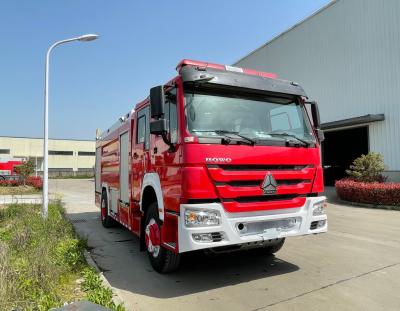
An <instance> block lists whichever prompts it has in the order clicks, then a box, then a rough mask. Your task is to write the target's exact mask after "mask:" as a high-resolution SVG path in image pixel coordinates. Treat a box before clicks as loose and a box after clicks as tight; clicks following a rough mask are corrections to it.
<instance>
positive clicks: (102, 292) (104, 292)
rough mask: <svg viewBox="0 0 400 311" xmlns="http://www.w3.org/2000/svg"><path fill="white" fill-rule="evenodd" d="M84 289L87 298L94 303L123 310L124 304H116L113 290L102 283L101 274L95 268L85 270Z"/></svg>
mask: <svg viewBox="0 0 400 311" xmlns="http://www.w3.org/2000/svg"><path fill="white" fill-rule="evenodd" d="M83 280H84V281H83V283H82V289H83V290H84V291H85V292H86V295H87V298H88V300H89V301H91V302H93V303H97V304H99V305H102V306H105V307H107V308H110V309H112V310H116V311H123V310H125V308H124V307H123V306H122V305H116V304H115V303H114V302H113V300H112V299H113V292H112V290H111V289H109V288H105V287H104V286H103V285H102V281H101V279H100V276H99V275H98V274H97V273H96V271H95V270H93V269H91V268H87V269H85V270H84V271H83Z"/></svg>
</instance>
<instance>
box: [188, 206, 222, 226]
mask: <svg viewBox="0 0 400 311" xmlns="http://www.w3.org/2000/svg"><path fill="white" fill-rule="evenodd" d="M220 218H221V216H220V214H219V212H218V211H215V210H192V209H187V210H185V225H186V226H187V227H205V226H218V225H219V224H220Z"/></svg>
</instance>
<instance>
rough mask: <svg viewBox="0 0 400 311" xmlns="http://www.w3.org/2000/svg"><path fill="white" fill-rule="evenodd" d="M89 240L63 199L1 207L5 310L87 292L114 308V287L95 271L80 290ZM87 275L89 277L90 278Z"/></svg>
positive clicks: (0, 280) (40, 306)
mask: <svg viewBox="0 0 400 311" xmlns="http://www.w3.org/2000/svg"><path fill="white" fill-rule="evenodd" d="M85 246H86V242H85V241H83V240H81V239H79V238H78V237H77V236H76V234H75V232H74V230H73V228H72V225H71V223H70V222H69V221H68V220H67V219H66V218H65V217H64V214H63V208H62V205H61V204H60V203H59V202H58V203H56V204H50V205H49V216H48V218H47V219H46V220H44V219H43V218H42V217H41V207H40V205H32V204H14V205H10V206H9V207H7V208H1V209H0V310H3V309H4V310H13V309H20V310H39V311H41V310H49V309H50V308H53V307H59V306H62V305H63V304H64V303H65V302H71V301H76V300H80V299H83V298H87V299H89V300H91V301H93V302H96V303H99V304H102V305H103V306H106V307H110V308H112V309H115V310H123V309H121V308H123V307H121V306H116V305H115V304H114V303H113V302H112V292H111V291H110V290H109V289H106V288H104V287H103V286H102V284H101V280H100V278H99V277H98V276H97V274H96V273H95V272H92V273H94V275H93V276H92V275H91V276H90V277H91V281H88V282H87V284H88V286H87V288H86V290H84V292H82V290H83V288H81V289H80V291H78V292H76V291H75V289H76V287H77V283H76V280H77V279H78V278H80V277H81V274H82V271H86V270H87V267H88V265H87V263H86V261H85V258H84V255H83V254H84V248H85ZM85 279H86V278H85Z"/></svg>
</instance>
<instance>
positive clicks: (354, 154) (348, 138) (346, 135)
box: [322, 126, 369, 186]
mask: <svg viewBox="0 0 400 311" xmlns="http://www.w3.org/2000/svg"><path fill="white" fill-rule="evenodd" d="M324 134H325V141H324V142H323V144H322V163H323V165H324V177H325V185H327V186H333V185H334V184H335V180H338V179H341V178H343V177H346V176H347V174H346V172H345V171H346V169H348V168H349V166H350V164H351V163H352V162H353V161H354V159H356V158H358V157H359V156H361V155H362V154H367V153H368V151H369V143H368V142H369V139H368V126H363V127H357V128H350V129H338V130H333V131H328V132H324Z"/></svg>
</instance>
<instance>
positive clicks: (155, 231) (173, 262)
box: [144, 202, 181, 273]
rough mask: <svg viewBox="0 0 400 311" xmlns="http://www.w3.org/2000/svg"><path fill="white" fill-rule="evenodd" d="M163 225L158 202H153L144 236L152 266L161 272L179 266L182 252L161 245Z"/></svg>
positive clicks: (169, 270) (147, 217)
mask: <svg viewBox="0 0 400 311" xmlns="http://www.w3.org/2000/svg"><path fill="white" fill-rule="evenodd" d="M161 226H162V223H161V221H160V219H159V217H158V204H157V202H155V203H152V204H151V205H150V206H149V209H148V211H147V213H146V220H145V228H144V235H145V236H144V238H145V243H146V251H147V254H148V256H149V260H150V263H151V266H152V267H153V269H154V270H156V271H157V272H159V273H169V272H172V271H175V270H176V269H178V267H179V263H180V258H181V255H180V254H176V253H174V252H173V251H170V250H168V249H166V248H164V247H163V246H162V245H161Z"/></svg>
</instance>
